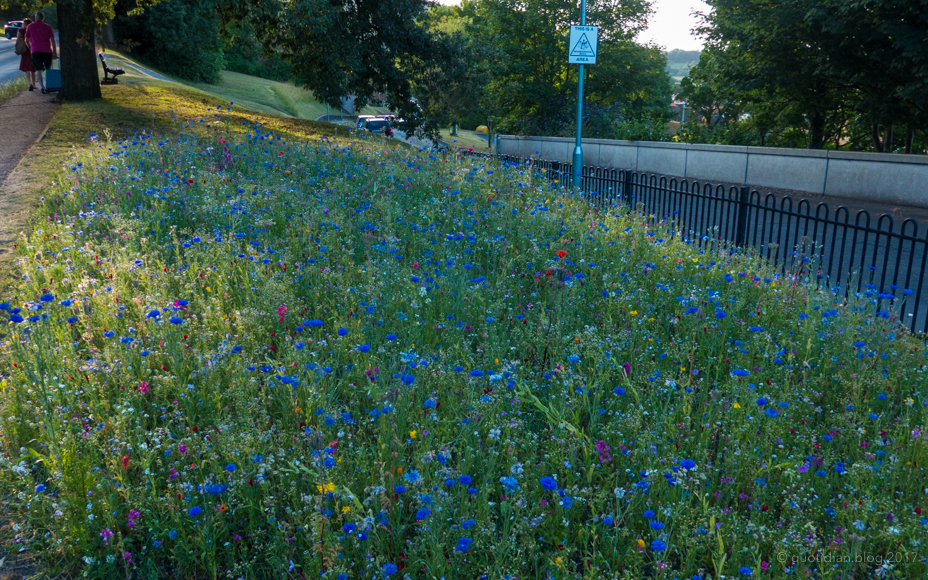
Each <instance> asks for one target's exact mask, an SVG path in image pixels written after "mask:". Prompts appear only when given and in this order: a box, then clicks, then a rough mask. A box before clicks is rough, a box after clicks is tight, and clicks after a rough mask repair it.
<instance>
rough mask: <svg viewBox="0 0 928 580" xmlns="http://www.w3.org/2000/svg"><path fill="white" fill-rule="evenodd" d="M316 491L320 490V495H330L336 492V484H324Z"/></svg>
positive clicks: (318, 486) (317, 487)
mask: <svg viewBox="0 0 928 580" xmlns="http://www.w3.org/2000/svg"><path fill="white" fill-rule="evenodd" d="M316 489H317V490H319V493H328V492H330V491H335V484H334V483H332V482H329V483H323V484H322V485H317V486H316Z"/></svg>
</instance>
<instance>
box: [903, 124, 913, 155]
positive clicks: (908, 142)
mask: <svg viewBox="0 0 928 580" xmlns="http://www.w3.org/2000/svg"><path fill="white" fill-rule="evenodd" d="M914 141H915V127H913V126H911V125H909V130H908V131H906V133H905V154H906V155H911V154H912V143H913V142H914Z"/></svg>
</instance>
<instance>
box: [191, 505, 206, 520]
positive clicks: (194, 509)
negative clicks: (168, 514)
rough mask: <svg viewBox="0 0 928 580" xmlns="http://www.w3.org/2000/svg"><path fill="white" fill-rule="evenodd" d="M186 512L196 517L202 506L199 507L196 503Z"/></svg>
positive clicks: (201, 510)
mask: <svg viewBox="0 0 928 580" xmlns="http://www.w3.org/2000/svg"><path fill="white" fill-rule="evenodd" d="M187 513H189V514H190V516H191V517H194V518H195V517H197V516H198V515H200V514H201V513H203V508H201V507H200V506H198V505H195V506H193V507H192V508H190V511H189V512H187Z"/></svg>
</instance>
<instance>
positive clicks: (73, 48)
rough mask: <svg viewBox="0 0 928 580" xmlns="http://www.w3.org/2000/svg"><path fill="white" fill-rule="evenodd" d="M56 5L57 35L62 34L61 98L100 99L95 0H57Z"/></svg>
mask: <svg viewBox="0 0 928 580" xmlns="http://www.w3.org/2000/svg"><path fill="white" fill-rule="evenodd" d="M57 5H58V35H59V37H60V38H61V47H60V50H59V52H60V58H61V93H60V96H61V99H62V100H65V101H83V100H87V99H99V98H100V75H99V73H98V72H97V54H96V48H97V47H96V43H95V41H94V28H95V25H96V23H95V22H94V17H93V0H58V2H57Z"/></svg>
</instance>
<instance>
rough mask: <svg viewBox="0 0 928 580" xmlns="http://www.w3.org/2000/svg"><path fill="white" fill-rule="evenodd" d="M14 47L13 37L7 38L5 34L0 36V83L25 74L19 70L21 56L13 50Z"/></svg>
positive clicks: (14, 40) (14, 39)
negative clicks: (11, 38)
mask: <svg viewBox="0 0 928 580" xmlns="http://www.w3.org/2000/svg"><path fill="white" fill-rule="evenodd" d="M15 47H16V38H15V37H14V38H13V40H7V39H6V37H5V36H0V84H5V83H8V82H10V81H12V80H15V79H16V77H18V76H20V75H24V74H25V73H23V72H22V71H21V70H19V59H20V58H21V57H20V56H19V55H18V54H16V53H15V52H13V49H14V48H15Z"/></svg>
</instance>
